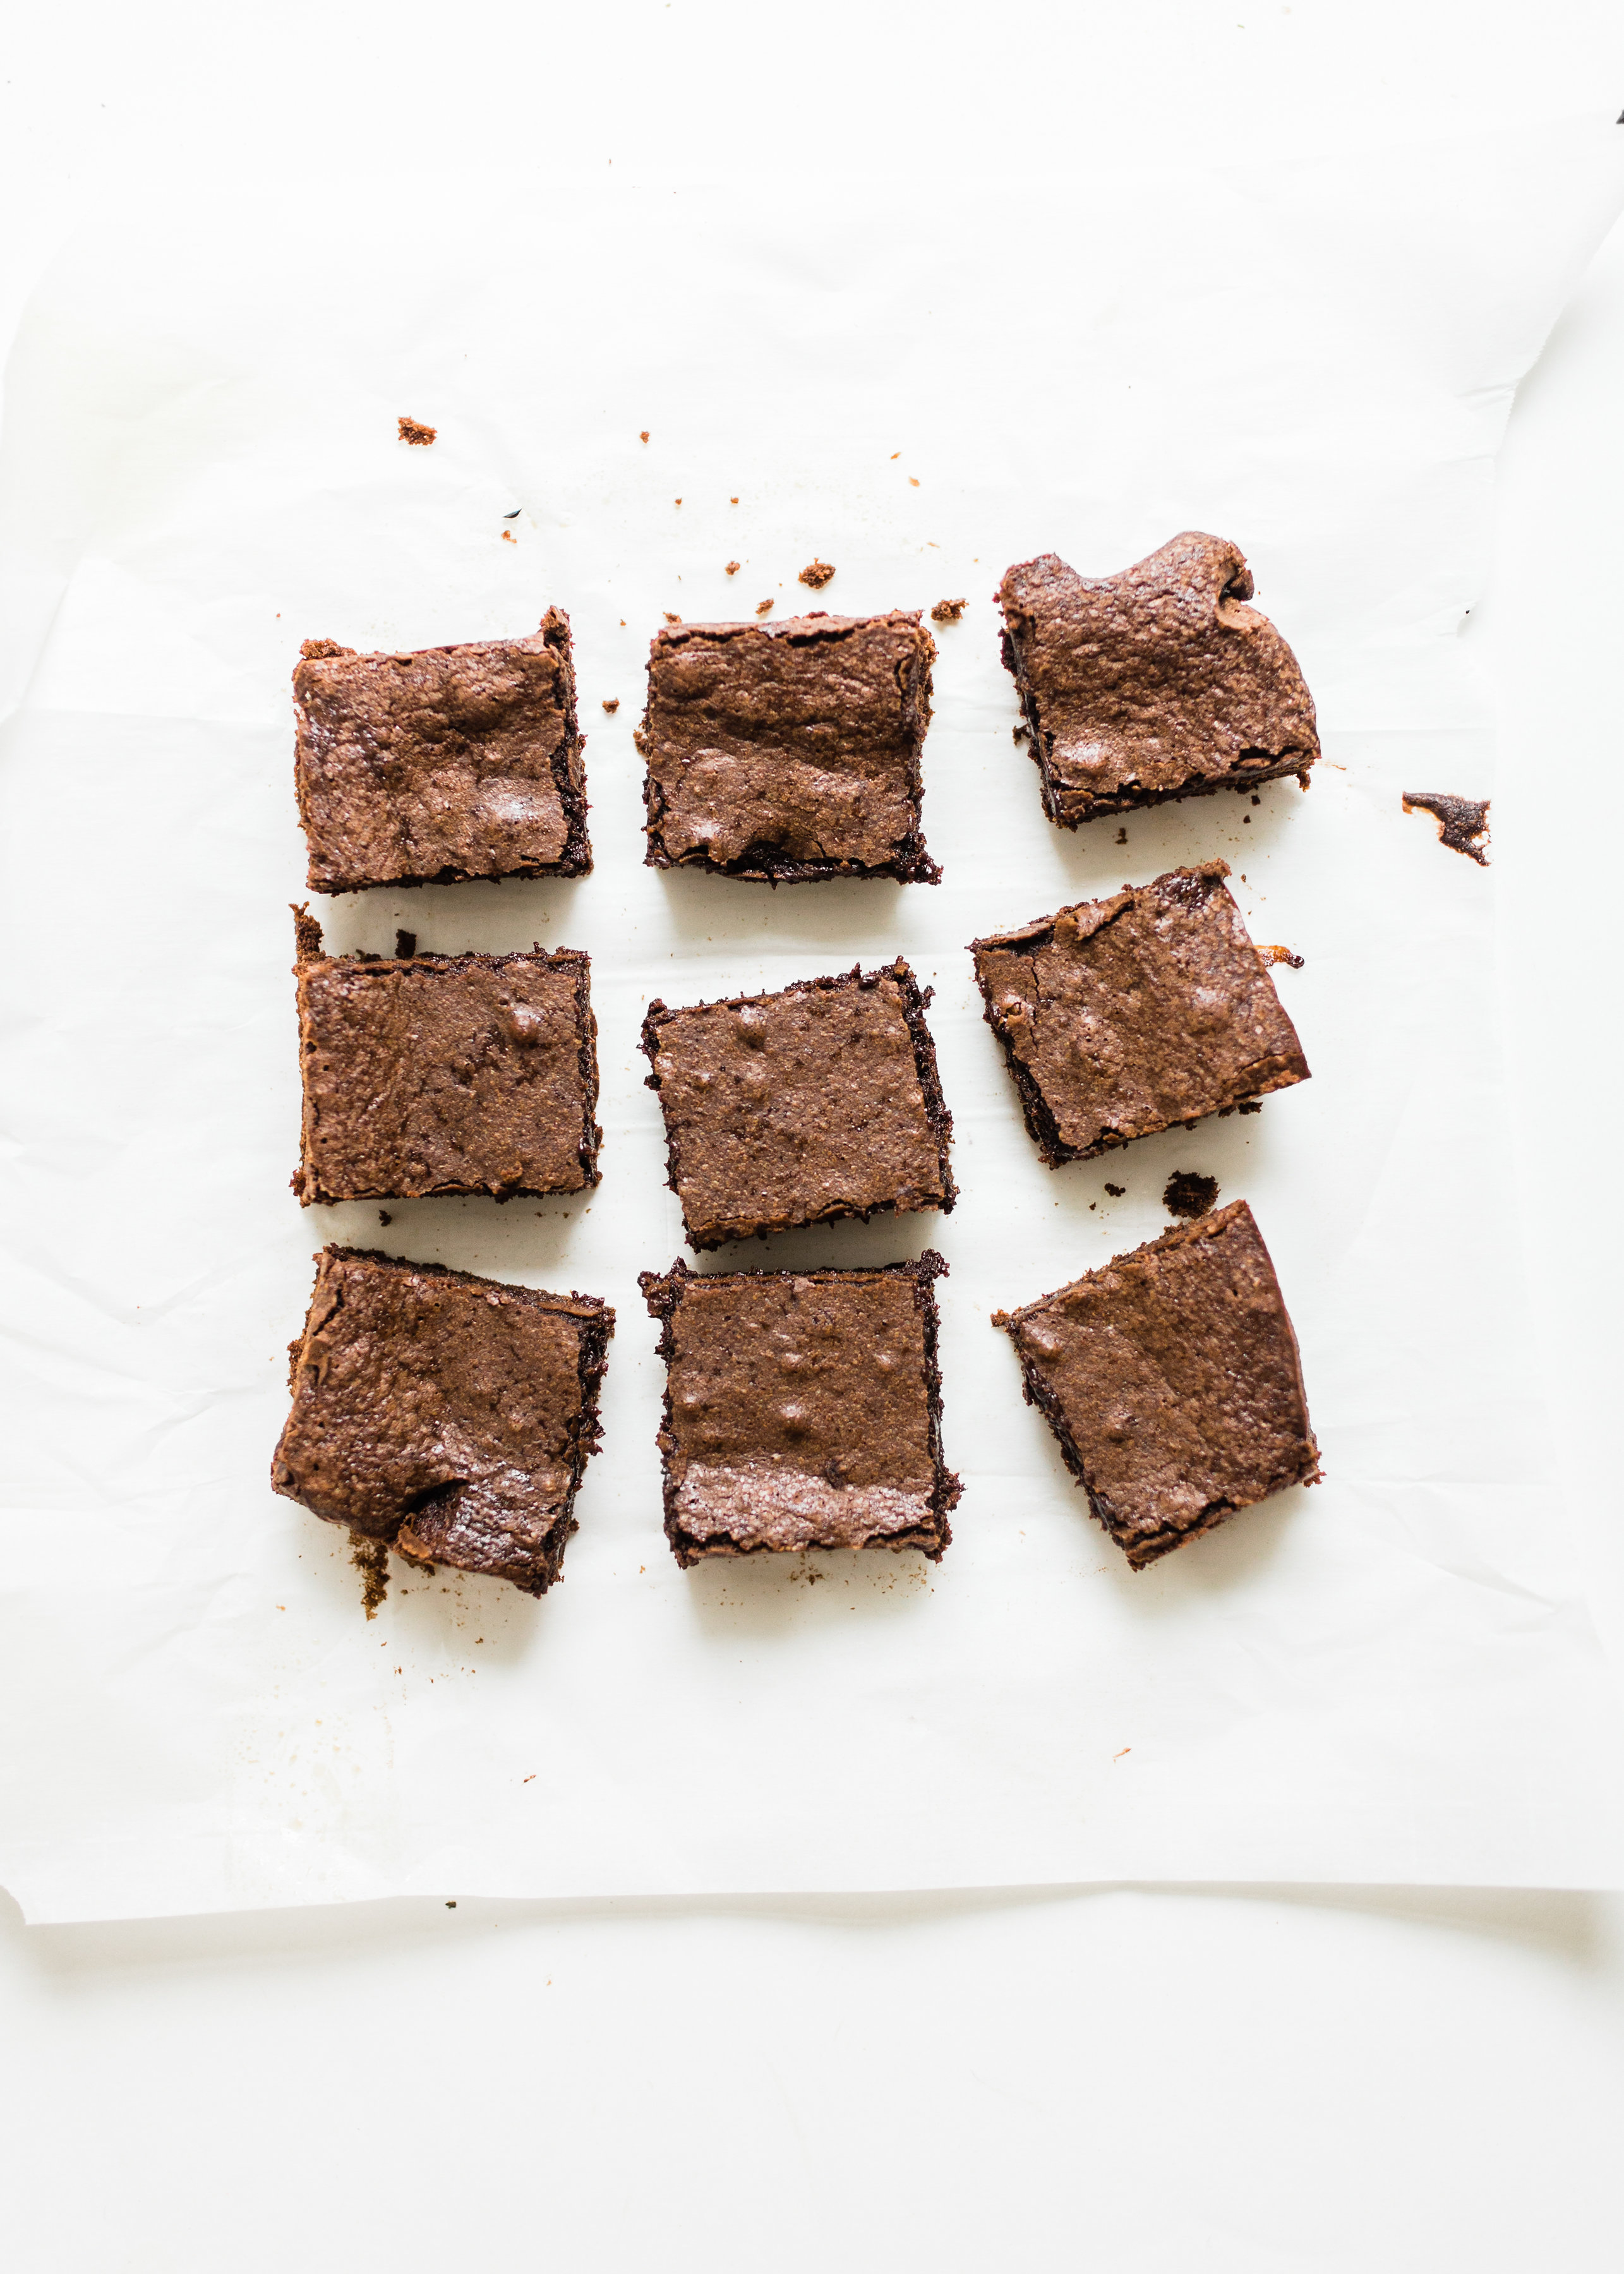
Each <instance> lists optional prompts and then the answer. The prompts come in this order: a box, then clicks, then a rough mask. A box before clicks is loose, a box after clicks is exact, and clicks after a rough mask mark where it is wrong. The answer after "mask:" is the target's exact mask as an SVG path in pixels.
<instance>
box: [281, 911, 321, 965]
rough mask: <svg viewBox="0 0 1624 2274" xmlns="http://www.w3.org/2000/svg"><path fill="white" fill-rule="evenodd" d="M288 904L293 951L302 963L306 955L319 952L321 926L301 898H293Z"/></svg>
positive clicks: (318, 953)
mask: <svg viewBox="0 0 1624 2274" xmlns="http://www.w3.org/2000/svg"><path fill="white" fill-rule="evenodd" d="M289 907H291V908H292V910H293V948H294V953H295V954H296V955H297V957H298V960H299V961H300V962H301V963H303V962H304V961H305V958H306V956H311V955H320V953H321V926H320V924H319V923H318V922H316V919H315V917H314V916H313V915H312V914H311V912H310V909H309V908H308V907H307V906H306V905H305V902H304V901H303V900H293V901H290V902H289Z"/></svg>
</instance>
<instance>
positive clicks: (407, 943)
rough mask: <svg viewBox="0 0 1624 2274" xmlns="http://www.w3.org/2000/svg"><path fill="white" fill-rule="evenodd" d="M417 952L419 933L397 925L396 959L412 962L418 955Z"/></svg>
mask: <svg viewBox="0 0 1624 2274" xmlns="http://www.w3.org/2000/svg"><path fill="white" fill-rule="evenodd" d="M416 953H417V933H416V932H415V931H402V930H400V928H399V926H398V925H397V926H396V928H395V957H396V960H398V961H399V962H402V963H410V961H411V959H412V957H413V956H414V955H416Z"/></svg>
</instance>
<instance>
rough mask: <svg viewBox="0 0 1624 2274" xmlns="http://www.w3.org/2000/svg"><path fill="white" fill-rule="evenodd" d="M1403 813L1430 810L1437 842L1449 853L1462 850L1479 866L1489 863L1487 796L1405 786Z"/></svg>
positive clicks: (1484, 866)
mask: <svg viewBox="0 0 1624 2274" xmlns="http://www.w3.org/2000/svg"><path fill="white" fill-rule="evenodd" d="M1403 802H1404V810H1405V812H1406V813H1430V814H1431V815H1432V818H1433V820H1434V821H1435V822H1436V823H1437V824H1438V841H1439V843H1440V845H1447V847H1449V850H1450V851H1451V852H1452V853H1464V854H1465V855H1466V857H1467V859H1468V860H1469V861H1475V862H1477V866H1478V867H1479V868H1480V869H1486V868H1487V867H1488V865H1489V855H1488V843H1489V801H1488V799H1487V798H1486V797H1484V798H1477V797H1451V796H1449V795H1448V794H1447V792H1445V791H1443V790H1440V789H1407V790H1406V791H1405V792H1404V797H1403Z"/></svg>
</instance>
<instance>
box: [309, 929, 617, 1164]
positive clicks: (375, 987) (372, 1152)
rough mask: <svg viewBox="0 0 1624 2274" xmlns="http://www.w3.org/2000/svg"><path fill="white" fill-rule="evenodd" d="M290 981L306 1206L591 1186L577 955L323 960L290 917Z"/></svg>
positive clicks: (599, 1134) (317, 942) (596, 1139)
mask: <svg viewBox="0 0 1624 2274" xmlns="http://www.w3.org/2000/svg"><path fill="white" fill-rule="evenodd" d="M312 931H313V933H314V940H313V942H312V939H311V933H312ZM401 944H402V945H406V944H407V943H406V941H405V940H404V939H402V943H401ZM296 971H297V981H298V1005H299V1065H300V1070H301V1073H303V1076H304V1082H305V1118H304V1124H303V1129H302V1133H301V1145H300V1161H299V1166H298V1169H297V1171H296V1173H295V1175H294V1178H293V1189H294V1191H295V1192H296V1193H297V1194H298V1196H299V1199H300V1201H302V1202H303V1203H304V1205H305V1207H306V1208H308V1207H309V1206H310V1204H311V1202H312V1201H355V1200H391V1201H393V1200H420V1199H422V1198H424V1197H425V1195H426V1194H427V1193H492V1194H493V1195H494V1196H495V1197H496V1198H497V1199H498V1200H510V1199H512V1198H513V1197H514V1196H515V1194H517V1193H578V1192H580V1191H582V1190H583V1187H584V1186H588V1185H595V1184H596V1183H597V1182H598V1146H599V1144H600V1142H601V1141H602V1139H603V1131H602V1130H601V1129H600V1128H599V1127H598V1124H597V1122H596V1121H595V1120H594V1119H593V1111H594V1109H595V1107H596V1105H597V1103H598V1047H597V1045H598V1021H597V1020H595V1019H594V1017H593V1016H592V1006H591V1001H590V993H589V988H590V965H589V962H588V959H587V958H586V957H585V956H584V955H583V954H582V953H580V952H579V951H578V950H577V949H575V948H573V947H560V948H558V949H556V950H554V952H553V953H552V954H544V953H542V952H541V950H540V949H538V950H537V951H536V952H535V953H533V954H530V955H413V956H410V957H409V958H406V959H404V960H385V959H384V958H382V957H379V956H370V955H323V954H322V953H321V934H320V928H319V927H318V926H316V925H315V924H314V923H313V922H312V919H311V918H310V917H308V916H304V917H303V918H302V922H301V938H300V943H299V960H298V963H297V967H296Z"/></svg>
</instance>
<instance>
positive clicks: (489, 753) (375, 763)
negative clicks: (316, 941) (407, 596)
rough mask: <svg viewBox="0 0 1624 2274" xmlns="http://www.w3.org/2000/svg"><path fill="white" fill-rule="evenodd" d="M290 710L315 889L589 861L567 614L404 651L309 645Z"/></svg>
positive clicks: (554, 611) (571, 868) (581, 871)
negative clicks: (524, 627)
mask: <svg viewBox="0 0 1624 2274" xmlns="http://www.w3.org/2000/svg"><path fill="white" fill-rule="evenodd" d="M293 705H294V710H295V712H296V713H297V720H298V732H297V742H296V745H295V760H294V775H295V780H296V783H297V790H298V800H299V819H300V822H301V824H302V825H303V827H304V830H305V840H306V845H307V847H308V851H309V856H310V887H311V890H312V892H365V891H366V890H368V889H369V888H370V887H372V886H374V885H449V884H455V883H456V882H458V881H459V880H460V879H462V878H463V877H580V876H584V875H585V874H586V872H587V870H589V869H590V867H591V865H592V855H591V851H590V847H589V846H588V844H587V837H586V788H585V774H584V772H583V767H582V764H581V751H582V744H583V736H582V734H581V732H580V730H579V728H578V727H577V726H576V723H575V668H574V665H573V663H572V661H571V657H570V644H569V619H568V616H566V615H565V614H563V612H562V610H561V609H559V608H549V609H548V611H547V614H546V615H545V618H544V619H543V621H542V625H541V629H540V630H539V631H537V632H534V633H532V634H531V636H530V637H529V638H528V639H514V640H475V641H470V642H469V643H467V644H464V645H462V646H460V647H430V648H419V649H417V650H416V651H414V652H412V653H410V654H408V655H357V653H356V651H355V650H354V649H353V648H347V647H340V646H338V645H337V644H335V642H334V641H332V640H306V641H305V646H304V649H303V651H302V659H301V660H300V661H299V663H298V664H297V665H296V666H295V667H294V673H293Z"/></svg>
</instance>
